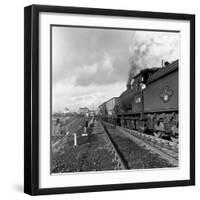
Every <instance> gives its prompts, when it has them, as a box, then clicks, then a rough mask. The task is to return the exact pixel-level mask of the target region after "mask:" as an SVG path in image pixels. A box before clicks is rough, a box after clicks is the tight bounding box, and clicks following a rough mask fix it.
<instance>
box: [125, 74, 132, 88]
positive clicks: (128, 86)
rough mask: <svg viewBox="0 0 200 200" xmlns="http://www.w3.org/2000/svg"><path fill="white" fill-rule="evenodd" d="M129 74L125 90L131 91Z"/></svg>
mask: <svg viewBox="0 0 200 200" xmlns="http://www.w3.org/2000/svg"><path fill="white" fill-rule="evenodd" d="M131 79H132V78H131V74H129V77H128V81H127V84H126V87H127V89H131Z"/></svg>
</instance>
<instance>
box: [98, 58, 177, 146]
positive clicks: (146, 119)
mask: <svg viewBox="0 0 200 200" xmlns="http://www.w3.org/2000/svg"><path fill="white" fill-rule="evenodd" d="M178 65H179V61H178V60H176V61H174V62H172V63H168V62H165V64H164V66H163V67H161V68H147V69H143V70H141V71H140V73H138V74H137V75H136V76H131V75H130V76H129V79H128V82H127V89H126V90H125V91H124V92H123V93H122V94H121V95H120V96H119V97H113V98H112V99H110V100H108V101H106V102H104V103H103V104H101V105H100V106H99V107H98V111H99V115H100V116H101V118H102V120H104V121H107V122H110V123H113V124H115V125H118V126H122V127H125V128H129V129H133V130H138V131H141V132H143V133H146V134H151V135H154V136H156V137H159V138H163V139H168V140H172V141H173V142H178Z"/></svg>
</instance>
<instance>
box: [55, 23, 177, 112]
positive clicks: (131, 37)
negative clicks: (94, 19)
mask: <svg viewBox="0 0 200 200" xmlns="http://www.w3.org/2000/svg"><path fill="white" fill-rule="evenodd" d="M179 46H180V44H179V33H166V32H149V31H133V30H111V29H93V28H75V27H74V28H72V27H54V28H53V41H52V47H53V48H52V49H53V50H52V55H53V56H52V63H53V65H52V71H53V111H58V110H62V109H63V108H65V107H68V108H70V109H71V110H77V109H78V108H79V107H83V106H86V107H89V108H91V109H93V108H95V109H96V107H97V106H98V105H100V104H101V103H103V102H104V101H106V100H108V99H109V98H112V97H114V96H119V95H120V94H121V93H122V92H123V91H124V90H125V89H126V88H125V87H126V82H127V79H128V74H129V72H131V73H134V74H136V73H138V72H139V70H140V69H143V68H147V67H159V66H160V65H161V59H165V60H168V61H173V60H175V59H177V58H179Z"/></svg>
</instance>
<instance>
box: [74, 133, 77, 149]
mask: <svg viewBox="0 0 200 200" xmlns="http://www.w3.org/2000/svg"><path fill="white" fill-rule="evenodd" d="M74 146H77V136H76V133H74Z"/></svg>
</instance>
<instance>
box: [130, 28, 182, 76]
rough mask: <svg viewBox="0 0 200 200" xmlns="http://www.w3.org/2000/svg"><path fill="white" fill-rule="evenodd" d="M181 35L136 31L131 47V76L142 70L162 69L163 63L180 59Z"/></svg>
mask: <svg viewBox="0 0 200 200" xmlns="http://www.w3.org/2000/svg"><path fill="white" fill-rule="evenodd" d="M179 36H180V35H179V33H174V32H173V33H172V32H150V31H148V32H147V31H134V32H133V37H132V41H131V44H130V47H129V51H130V53H131V57H130V64H131V68H130V71H129V75H131V76H133V75H136V74H137V73H139V71H140V70H141V69H145V68H152V67H161V61H162V59H164V60H165V61H168V62H172V61H174V60H176V59H179V57H180V52H179V46H180V45H179Z"/></svg>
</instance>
